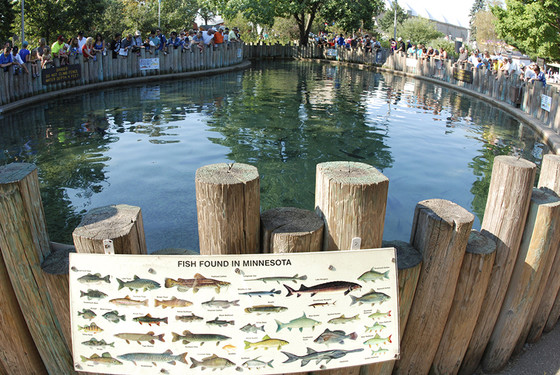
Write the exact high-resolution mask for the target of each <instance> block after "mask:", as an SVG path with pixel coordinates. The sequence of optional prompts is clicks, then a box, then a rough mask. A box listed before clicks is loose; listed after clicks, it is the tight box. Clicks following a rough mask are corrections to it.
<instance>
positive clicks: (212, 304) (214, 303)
mask: <svg viewBox="0 0 560 375" xmlns="http://www.w3.org/2000/svg"><path fill="white" fill-rule="evenodd" d="M238 302H239V300H235V301H226V300H217V299H214V297H212V299H211V300H210V301H206V302H202V306H204V307H206V308H216V307H219V308H221V309H227V308H229V307H230V306H239V303H238Z"/></svg>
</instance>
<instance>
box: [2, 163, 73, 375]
mask: <svg viewBox="0 0 560 375" xmlns="http://www.w3.org/2000/svg"><path fill="white" fill-rule="evenodd" d="M0 250H1V251H2V258H3V260H4V263H5V266H6V270H7V272H8V274H9V276H10V280H11V284H12V288H13V290H14V292H15V295H16V296H17V299H18V303H19V306H20V308H21V311H22V313H23V316H24V318H25V321H26V323H27V327H28V329H29V332H30V333H31V336H32V337H33V340H34V342H35V346H36V348H37V351H38V352H39V355H40V356H41V359H42V360H43V363H44V366H45V368H46V370H47V371H48V372H49V373H51V374H70V373H72V372H73V366H72V358H71V355H70V349H69V347H68V346H67V344H66V341H65V338H64V335H63V334H62V332H61V323H60V322H59V319H58V317H57V316H56V310H55V308H54V307H53V301H52V300H51V296H50V294H49V293H48V286H47V283H46V281H45V276H44V274H43V271H42V270H41V262H42V261H43V259H44V257H45V256H46V255H47V254H48V252H49V251H50V248H49V242H48V235H47V233H46V225H45V221H44V212H43V205H42V202H41V195H40V192H39V179H38V175H37V168H36V167H35V166H34V165H32V164H27V163H13V164H9V165H5V166H3V167H0ZM3 309H4V306H2V312H4V310H3ZM9 334H13V333H12V332H9ZM3 344H4V343H3ZM3 344H2V345H3ZM29 362H33V363H34V366H36V365H37V359H30V360H29ZM30 365H31V364H30ZM24 366H25V365H24Z"/></svg>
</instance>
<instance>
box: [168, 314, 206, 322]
mask: <svg viewBox="0 0 560 375" xmlns="http://www.w3.org/2000/svg"><path fill="white" fill-rule="evenodd" d="M175 319H177V320H178V321H180V322H185V323H192V322H196V321H197V320H202V319H204V318H202V317H201V316H196V315H194V314H193V313H191V315H177V316H176V317H175Z"/></svg>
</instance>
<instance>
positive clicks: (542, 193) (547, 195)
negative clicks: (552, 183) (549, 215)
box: [531, 188, 560, 206]
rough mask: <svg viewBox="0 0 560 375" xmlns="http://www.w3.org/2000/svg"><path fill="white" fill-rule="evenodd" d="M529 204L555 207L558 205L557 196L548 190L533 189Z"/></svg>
mask: <svg viewBox="0 0 560 375" xmlns="http://www.w3.org/2000/svg"><path fill="white" fill-rule="evenodd" d="M531 202H533V203H534V204H538V205H539V206H541V205H552V206H556V205H557V204H559V203H560V198H558V195H557V194H556V193H555V192H554V191H552V190H550V189H548V188H539V189H537V188H533V195H531Z"/></svg>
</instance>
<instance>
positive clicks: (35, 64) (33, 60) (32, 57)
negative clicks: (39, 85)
mask: <svg viewBox="0 0 560 375" xmlns="http://www.w3.org/2000/svg"><path fill="white" fill-rule="evenodd" d="M27 62H29V63H30V64H31V73H32V74H33V78H36V77H39V72H40V71H41V68H40V67H39V64H40V63H41V59H40V58H39V56H38V55H37V49H36V48H35V49H33V50H32V51H31V53H30V54H29V56H28V57H27Z"/></svg>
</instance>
